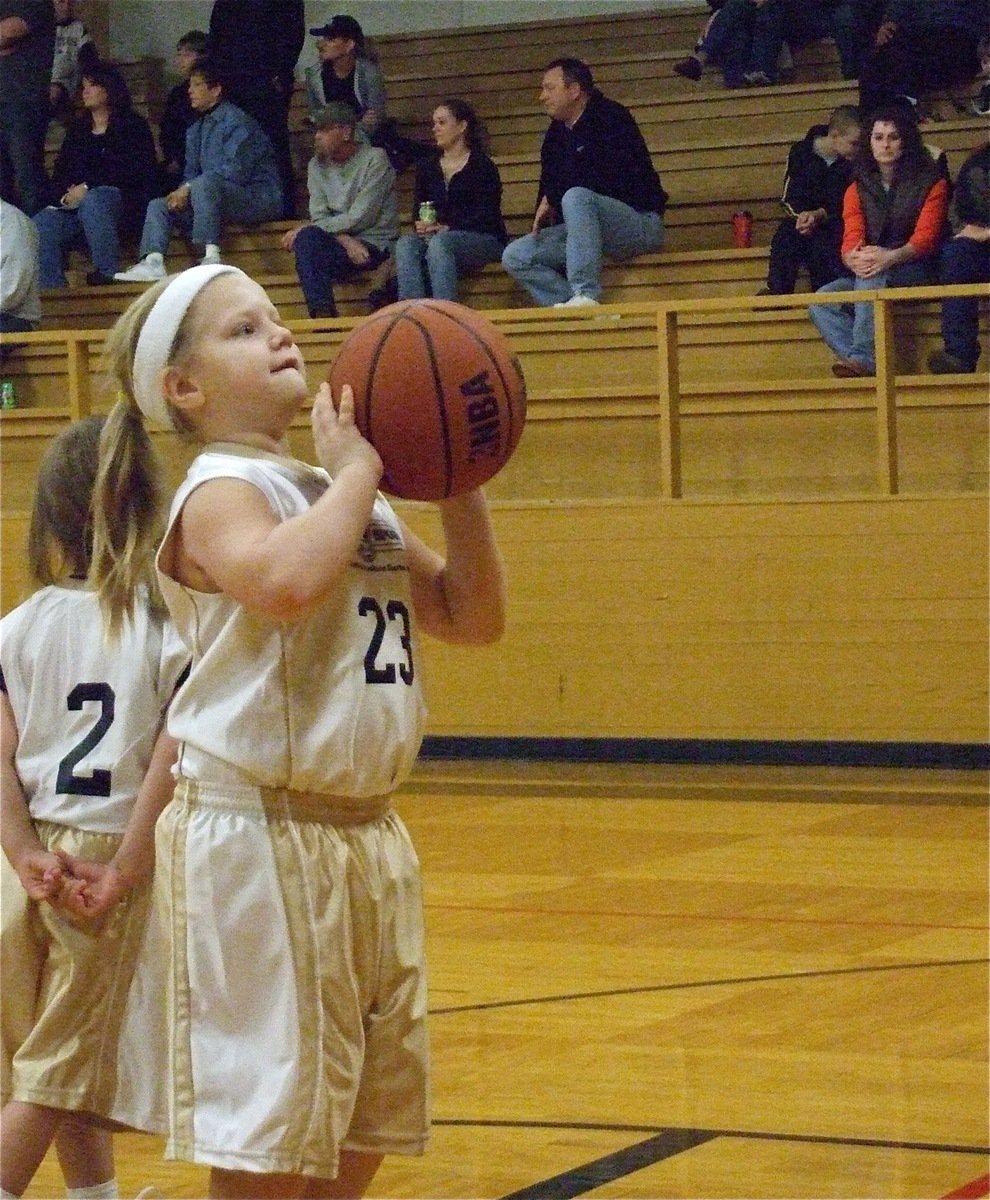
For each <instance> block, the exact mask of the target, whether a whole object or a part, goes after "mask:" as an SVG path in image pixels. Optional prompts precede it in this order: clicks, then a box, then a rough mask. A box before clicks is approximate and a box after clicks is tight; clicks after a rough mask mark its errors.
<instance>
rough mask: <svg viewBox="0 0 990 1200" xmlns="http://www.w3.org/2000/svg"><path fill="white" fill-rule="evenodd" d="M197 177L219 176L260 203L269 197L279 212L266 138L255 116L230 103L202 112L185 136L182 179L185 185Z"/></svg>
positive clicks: (277, 184) (274, 168) (275, 174)
mask: <svg viewBox="0 0 990 1200" xmlns="http://www.w3.org/2000/svg"><path fill="white" fill-rule="evenodd" d="M200 175H219V176H220V177H221V178H222V179H226V180H228V182H230V183H235V184H238V185H239V186H240V187H247V188H250V189H251V191H252V193H253V194H254V196H255V197H257V198H258V199H259V200H260V199H261V197H262V196H266V195H267V196H270V197H271V198H272V202H273V204H274V205H275V207H276V208H279V209H281V206H282V185H281V183H280V181H279V175H278V167H277V166H276V163H275V151H274V150H273V149H272V144H271V142H270V141H269V140H268V135H267V134H266V133H265V132H264V131H263V130H262V128H261V126H260V125H259V124H258V122H257V121H256V120H255V119H254V117H249V116H248V115H247V113H246V112H244V111H243V110H242V109H239V108H238V107H237V105H236V104H231V102H230V101H229V100H221V101H220V103H219V104H218V105H217V106H216V107H215V108H211V109H210V111H209V112H208V113H204V114H203V116H201V117H200V118H199V120H198V121H194V122H193V124H192V125H190V126H189V129H188V132H187V133H186V164H185V170H184V171H183V173H182V179H183V181H184V182H185V183H188V182H189V181H190V180H192V179H196V178H197V177H198V176H200Z"/></svg>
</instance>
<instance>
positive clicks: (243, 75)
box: [209, 0, 306, 218]
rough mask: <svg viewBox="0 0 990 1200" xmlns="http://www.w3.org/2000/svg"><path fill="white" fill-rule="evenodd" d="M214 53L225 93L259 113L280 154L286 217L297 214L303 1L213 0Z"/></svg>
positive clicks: (250, 112) (277, 155) (252, 113)
mask: <svg viewBox="0 0 990 1200" xmlns="http://www.w3.org/2000/svg"><path fill="white" fill-rule="evenodd" d="M209 32H210V56H211V58H212V59H213V62H214V65H215V66H216V68H217V70H218V71H219V72H220V75H221V78H222V79H223V85H224V95H225V96H226V98H227V99H228V100H230V101H231V103H233V104H236V105H237V107H238V108H241V109H243V110H244V112H246V113H247V114H248V116H251V117H254V119H255V120H256V121H257V122H258V124H259V125H260V126H261V128H262V129H263V130H264V131H265V133H266V135H267V136H268V140H269V141H270V142H271V144H272V149H273V150H274V152H275V162H276V164H277V166H278V174H279V179H280V180H281V186H282V216H284V217H286V218H292V217H294V216H295V215H296V179H295V171H294V168H293V164H292V150H291V145H290V141H289V109H290V108H291V106H292V93H293V90H294V88H295V82H296V80H295V69H296V62H297V61H298V59H299V54H300V51H301V50H302V48H303V43H304V42H305V41H306V13H305V6H304V4H303V0H213V8H212V10H211V12H210V31H209Z"/></svg>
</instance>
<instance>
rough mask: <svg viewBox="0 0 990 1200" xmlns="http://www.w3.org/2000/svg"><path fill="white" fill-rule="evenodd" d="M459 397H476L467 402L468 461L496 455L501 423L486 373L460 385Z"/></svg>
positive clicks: (495, 399)
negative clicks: (468, 428)
mask: <svg viewBox="0 0 990 1200" xmlns="http://www.w3.org/2000/svg"><path fill="white" fill-rule="evenodd" d="M461 395H462V396H464V397H465V398H468V397H471V396H476V397H478V399H476V400H468V405H467V419H468V425H469V426H470V429H471V451H470V453H469V455H468V461H469V462H477V461H478V459H479V458H482V457H484V456H486V455H487V456H488V457H493V456H495V455H497V454H498V447H499V435H500V432H501V422H500V421H499V416H498V399H497V398H496V396H495V389H494V388H493V387H492V385H491V383H490V382H489V379H488V372H487V371H482V372H481V373H480V374H479V375H475V377H474V378H473V379H469V380H468V381H467V383H462V384H461Z"/></svg>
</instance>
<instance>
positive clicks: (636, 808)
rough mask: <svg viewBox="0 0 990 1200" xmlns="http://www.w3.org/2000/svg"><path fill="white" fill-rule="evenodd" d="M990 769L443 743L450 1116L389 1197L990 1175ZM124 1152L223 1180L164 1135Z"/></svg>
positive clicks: (738, 1193) (437, 824)
mask: <svg viewBox="0 0 990 1200" xmlns="http://www.w3.org/2000/svg"><path fill="white" fill-rule="evenodd" d="M987 788H988V780H987V777H986V775H984V774H983V773H979V772H950V771H907V770H868V769H862V768H859V769H847V770H844V769H820V768H741V767H721V768H715V767H645V766H624V767H620V766H577V765H575V766H568V767H564V766H555V765H547V764H541V765H534V764H528V765H527V764H513V763H495V764H476V763H458V764H446V763H445V764H439V763H434V764H431V763H423V764H421V765H420V767H419V768H418V770H417V773H416V775H415V776H414V778H413V780H412V781H411V782H410V784H409V785H408V786H407V787H406V788H405V789H403V792H402V794H401V796H400V803H399V808H400V811H401V812H402V813H403V815H404V816H405V818H406V820H407V822H408V824H409V826H410V829H411V830H412V833H413V837H414V839H415V841H416V843H417V846H418V848H419V852H420V856H421V858H422V862H423V870H424V877H425V881H426V898H427V927H428V932H429V953H430V968H431V1011H432V1024H431V1030H432V1037H433V1046H434V1103H433V1112H434V1121H435V1125H434V1135H433V1143H432V1146H431V1148H430V1151H429V1152H428V1153H427V1155H426V1156H425V1157H423V1158H421V1159H399V1158H393V1159H390V1160H387V1161H386V1163H385V1165H384V1167H383V1168H382V1170H381V1172H380V1173H379V1175H378V1178H377V1180H376V1181H375V1184H374V1187H373V1195H374V1196H378V1197H424V1198H425V1197H461V1198H468V1197H486V1198H488V1197H492V1198H494V1197H510V1196H511V1197H515V1198H523V1197H525V1198H526V1200H537V1198H541V1200H543V1198H546V1200H553V1198H563V1197H570V1196H594V1197H602V1198H604V1197H630V1198H645V1197H691V1198H699V1197H700V1198H715V1197H760V1198H762V1197H767V1198H771V1197H772V1198H778V1197H780V1198H784V1197H789V1198H798V1197H801V1198H805V1197H814V1198H824V1197H858V1198H866V1197H871V1198H873V1197H877V1198H878V1197H884V1198H887V1197H890V1198H898V1200H900V1198H909V1197H910V1198H914V1197H919V1198H920V1197H925V1198H927V1197H949V1196H953V1197H959V1198H960V1200H961V1198H963V1197H979V1196H986V1195H988V1194H990V1180H988V1178H987V1172H988V1100H987V1096H988V1080H987V1013H988V994H987V993H988V987H987V984H988V971H987V964H988V944H987V917H988V904H987V898H988V893H987V883H988V861H987V859H988V838H987V834H988V829H987ZM118 1177H119V1179H120V1181H121V1187H122V1192H121V1194H122V1195H123V1196H133V1195H135V1194H136V1192H137V1191H138V1190H140V1189H141V1188H142V1187H145V1186H147V1185H149V1184H155V1185H157V1186H158V1187H159V1188H160V1189H161V1191H162V1194H163V1195H164V1196H166V1197H201V1196H203V1195H204V1194H205V1191H204V1188H205V1172H204V1171H203V1170H201V1169H199V1168H192V1167H189V1166H188V1165H185V1164H177V1163H164V1162H163V1161H162V1160H161V1142H160V1141H159V1140H158V1139H154V1138H148V1137H140V1136H136V1135H127V1136H121V1137H119V1138H118ZM62 1194H63V1193H62V1189H61V1186H60V1183H59V1177H58V1172H57V1168H56V1167H55V1165H54V1162H53V1161H51V1160H47V1161H46V1163H45V1164H44V1166H43V1168H42V1171H41V1172H40V1173H39V1175H38V1177H37V1178H36V1179H35V1181H34V1183H33V1185H32V1187H31V1189H30V1190H29V1192H28V1193H27V1195H28V1196H31V1197H39V1196H58V1195H62Z"/></svg>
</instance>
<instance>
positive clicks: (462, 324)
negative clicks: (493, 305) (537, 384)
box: [427, 302, 526, 450]
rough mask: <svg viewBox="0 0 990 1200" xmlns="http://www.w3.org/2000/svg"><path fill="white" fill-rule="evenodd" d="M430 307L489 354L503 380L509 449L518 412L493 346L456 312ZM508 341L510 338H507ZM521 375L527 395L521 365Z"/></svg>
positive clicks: (434, 305)
mask: <svg viewBox="0 0 990 1200" xmlns="http://www.w3.org/2000/svg"><path fill="white" fill-rule="evenodd" d="M427 303H428V302H427ZM429 307H430V309H431V311H432V312H435V313H438V314H440V315H441V316H444V317H447V318H448V319H449V320H451V321H453V322H454V324H455V325H457V326H458V327H459V328H461V329H463V330H464V332H465V333H468V334H470V335H471V337H472V338H474V340H475V341H476V342H477V343H478V345H479V346H480V347H481V348H482V350H484V352H485V354H486V355H487V356H488V359H489V361H490V362H491V364H492V367H493V368H494V369H495V372H496V374H497V375H498V377H499V379H500V380H501V382H502V391H503V394H504V395H505V399H506V405H505V407H506V409H507V410H508V417H509V422H508V424H509V429H508V433H507V436H506V443H505V448H506V450H509V449H510V448H511V447H512V446H513V445H514V444H515V442H514V438H513V427H514V424H515V415H516V414H515V410H514V409H513V406H512V403H511V401H510V397H511V395H512V391H511V389H510V387H509V385H508V383H507V382H506V378H505V376H504V375H503V374H502V369H501V367H500V366H499V364H498V361H497V360H496V359H495V358H494V357H493V355H492V352H491V348H490V347H489V345H488V343H487V342H486V341H485V339H484V338H483V337H481V336H480V335H479V334H478V331H477V330H476V329H472V328H471V326H470V325H469V324H468V323H467V322H466V321H462V320H460V319H459V318H458V317H457V315H456V314H455V313H452V312H448V311H447V309H445V308H440V307H439V306H438V305H436V304H430V306H429ZM486 319H487V318H486ZM499 335H500V336H501V337H505V334H503V333H502V331H501V330H499ZM506 342H508V339H506ZM509 352H510V353H511V354H512V355H513V357H515V352H514V351H513V350H512V347H511V346H510V347H509ZM519 376H520V379H522V382H523V396H524V397H525V384H526V380H525V376H523V373H522V368H521V367H520V369H519Z"/></svg>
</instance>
